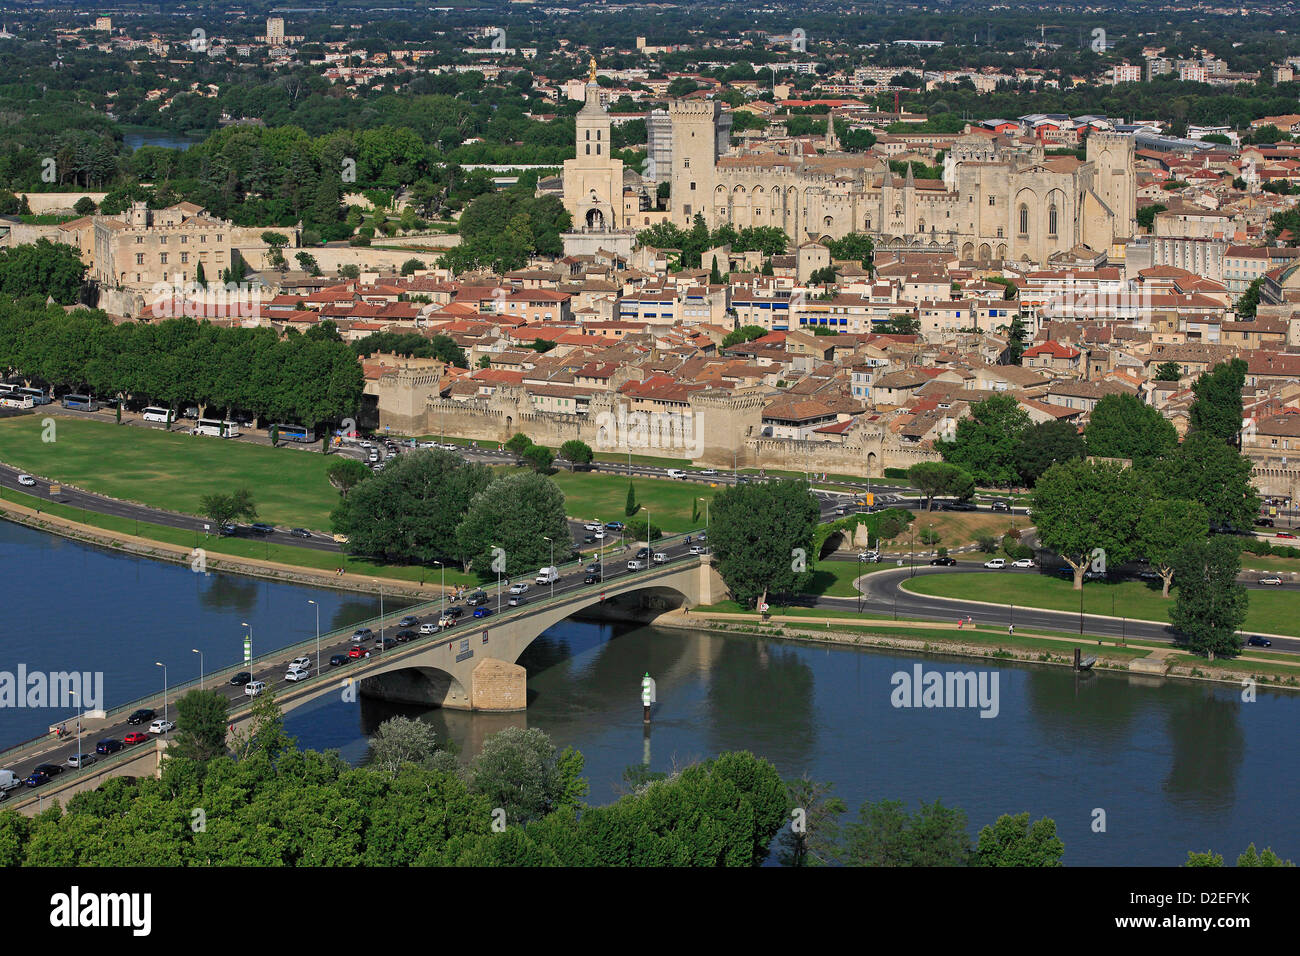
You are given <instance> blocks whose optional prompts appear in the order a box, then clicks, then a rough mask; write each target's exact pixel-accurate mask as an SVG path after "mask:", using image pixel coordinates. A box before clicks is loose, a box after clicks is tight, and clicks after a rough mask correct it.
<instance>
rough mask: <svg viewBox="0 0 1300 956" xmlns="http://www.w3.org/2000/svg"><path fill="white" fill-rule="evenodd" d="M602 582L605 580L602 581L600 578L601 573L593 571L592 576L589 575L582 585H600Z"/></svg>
mask: <svg viewBox="0 0 1300 956" xmlns="http://www.w3.org/2000/svg"><path fill="white" fill-rule="evenodd" d="M602 580H603V579H602V578H601V576H600V572H599V571H593V572H592V573H591V574H588V575H587V576H586V577H585V578H583V579H582V583H583V584H600V582H601V581H602Z"/></svg>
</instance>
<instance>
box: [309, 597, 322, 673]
mask: <svg viewBox="0 0 1300 956" xmlns="http://www.w3.org/2000/svg"><path fill="white" fill-rule="evenodd" d="M307 603H308V604H313V605H315V607H316V673H317V674H319V673H320V605H319V604H316V602H315V601H308V602H307Z"/></svg>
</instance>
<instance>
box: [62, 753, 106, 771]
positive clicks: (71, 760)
mask: <svg viewBox="0 0 1300 956" xmlns="http://www.w3.org/2000/svg"><path fill="white" fill-rule="evenodd" d="M98 759H99V758H98V757H96V756H95V755H94V754H92V753H79V754H69V755H68V766H69V767H76V768H77V769H78V770H80V769H81V768H82V767H89V766H90V765H91V764H92V763H94V762H95V761H96V760H98Z"/></svg>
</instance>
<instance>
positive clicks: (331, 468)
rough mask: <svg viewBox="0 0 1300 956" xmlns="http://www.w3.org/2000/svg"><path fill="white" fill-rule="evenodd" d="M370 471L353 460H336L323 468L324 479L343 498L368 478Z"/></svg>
mask: <svg viewBox="0 0 1300 956" xmlns="http://www.w3.org/2000/svg"><path fill="white" fill-rule="evenodd" d="M370 474H371V472H370V469H369V468H367V467H366V466H365V465H364V464H363V463H362V462H359V461H357V460H356V459H355V458H337V459H335V460H334V461H332V462H330V464H329V465H328V466H327V467H326V468H325V477H326V478H327V479H328V480H329V483H330V484H331V485H333V486H334V487H335V488H337V489H338V491H339V494H341V495H342V496H343V497H344V498H346V497H347V496H348V492H349V491H351V490H352V489H353V488H354V487H355V486H356V485H359V484H360V483H361V482H363V481H365V480H366V479H367V478H369V477H370Z"/></svg>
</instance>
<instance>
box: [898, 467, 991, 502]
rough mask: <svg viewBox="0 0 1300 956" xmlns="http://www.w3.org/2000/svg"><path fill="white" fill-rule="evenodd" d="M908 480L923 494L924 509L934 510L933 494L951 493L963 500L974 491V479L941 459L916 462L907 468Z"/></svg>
mask: <svg viewBox="0 0 1300 956" xmlns="http://www.w3.org/2000/svg"><path fill="white" fill-rule="evenodd" d="M907 477H908V480H910V481H911V482H912V484H914V485H915V486H916V487H917V489H918V490H919V491H920V492H921V494H923V495H925V510H926V511H933V510H934V498H935V495H951V496H953V497H954V498H956V499H958V500H959V501H965V500H967V499H968V498H970V496H971V495H973V494H974V493H975V480H974V479H973V478H971V476H970V475H969V474H968V473H967V472H965V471H963V470H962V469H961V468H958V467H957V466H956V465H949V464H946V463H944V462H941V461H922V462H917V463H916V464H915V465H913V466H912V467H911V468H909V469H908V470H907Z"/></svg>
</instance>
